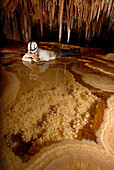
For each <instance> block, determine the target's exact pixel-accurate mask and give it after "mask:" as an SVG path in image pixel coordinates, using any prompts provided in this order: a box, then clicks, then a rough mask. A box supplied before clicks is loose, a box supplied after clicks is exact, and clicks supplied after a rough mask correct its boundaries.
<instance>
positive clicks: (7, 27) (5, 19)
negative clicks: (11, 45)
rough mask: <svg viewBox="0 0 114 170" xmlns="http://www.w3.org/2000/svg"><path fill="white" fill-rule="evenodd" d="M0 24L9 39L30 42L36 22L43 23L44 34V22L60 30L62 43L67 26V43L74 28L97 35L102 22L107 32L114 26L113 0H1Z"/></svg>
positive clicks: (41, 25) (42, 32)
mask: <svg viewBox="0 0 114 170" xmlns="http://www.w3.org/2000/svg"><path fill="white" fill-rule="evenodd" d="M0 5H1V7H0V8H1V24H2V27H3V32H4V34H5V36H6V38H7V39H12V40H18V41H21V40H22V41H24V42H28V41H29V40H30V39H31V30H32V27H33V25H34V24H39V25H40V32H41V36H43V34H44V25H45V26H47V27H48V28H49V29H50V30H54V31H55V30H56V29H58V32H59V33H58V39H59V42H61V38H62V31H63V29H64V27H65V28H66V31H67V42H69V40H70V35H71V32H72V31H75V32H78V33H80V32H81V31H82V30H84V33H85V38H86V39H88V40H90V39H91V38H92V37H93V36H94V35H95V34H97V35H98V36H99V35H100V32H101V30H102V25H103V24H105V25H106V26H107V27H108V32H109V31H110V30H112V29H113V27H114V2H113V0H18V1H17V0H1V4H0Z"/></svg>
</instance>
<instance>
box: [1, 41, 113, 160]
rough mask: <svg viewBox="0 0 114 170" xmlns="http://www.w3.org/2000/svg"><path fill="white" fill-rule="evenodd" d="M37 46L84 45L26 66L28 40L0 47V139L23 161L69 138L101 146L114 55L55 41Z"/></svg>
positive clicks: (110, 88)
mask: <svg viewBox="0 0 114 170" xmlns="http://www.w3.org/2000/svg"><path fill="white" fill-rule="evenodd" d="M38 46H39V48H43V49H52V50H53V49H57V50H61V49H70V48H80V53H72V54H70V55H69V56H66V57H62V58H60V59H56V60H52V61H48V62H40V63H37V64H36V63H33V64H30V63H29V64H26V63H24V62H22V60H21V58H22V56H23V55H24V53H25V52H26V45H25V44H23V45H20V44H19V43H15V44H14V43H10V44H8V45H7V46H5V47H4V48H0V55H1V66H0V67H1V76H0V78H1V99H0V103H1V120H2V124H1V129H2V131H1V134H0V135H1V139H2V140H1V141H2V143H3V145H5V146H6V147H8V148H10V150H11V152H13V153H14V154H15V155H18V156H19V157H20V158H21V160H22V162H29V160H30V159H31V157H32V156H33V155H35V154H36V153H39V152H41V151H42V149H43V148H45V147H49V146H51V145H52V144H56V143H59V142H62V141H65V140H72V141H75V140H78V141H82V140H83V139H84V140H87V141H88V140H89V141H91V142H94V143H95V144H99V143H100V142H99V138H100V137H99V133H98V131H99V130H100V129H101V124H103V122H104V112H105V110H106V109H107V101H108V99H109V98H110V97H111V96H113V95H114V54H113V53H110V54H109V53H108V52H107V51H106V50H102V49H95V48H84V47H78V46H74V45H66V44H61V43H51V42H48V43H46V42H38Z"/></svg>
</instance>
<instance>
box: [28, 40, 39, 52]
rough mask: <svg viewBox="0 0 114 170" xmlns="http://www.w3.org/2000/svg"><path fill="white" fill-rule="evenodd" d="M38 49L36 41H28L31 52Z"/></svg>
mask: <svg viewBox="0 0 114 170" xmlns="http://www.w3.org/2000/svg"><path fill="white" fill-rule="evenodd" d="M37 50H38V46H37V43H36V42H29V43H28V52H29V53H34V52H35V51H37Z"/></svg>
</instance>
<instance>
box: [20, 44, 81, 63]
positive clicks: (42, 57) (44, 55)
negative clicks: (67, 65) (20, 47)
mask: <svg viewBox="0 0 114 170" xmlns="http://www.w3.org/2000/svg"><path fill="white" fill-rule="evenodd" d="M74 52H80V49H70V50H63V51H59V50H54V51H51V50H43V49H38V46H37V43H36V42H29V43H28V53H26V54H25V55H24V56H23V57H22V60H23V61H29V62H32V61H35V62H39V61H49V60H53V59H57V58H60V57H64V56H67V55H68V54H70V53H74Z"/></svg>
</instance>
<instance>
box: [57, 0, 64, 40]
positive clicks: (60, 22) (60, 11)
mask: <svg viewBox="0 0 114 170" xmlns="http://www.w3.org/2000/svg"><path fill="white" fill-rule="evenodd" d="M63 9H64V0H59V18H58V20H59V42H60V41H61V36H62V19H63Z"/></svg>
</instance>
